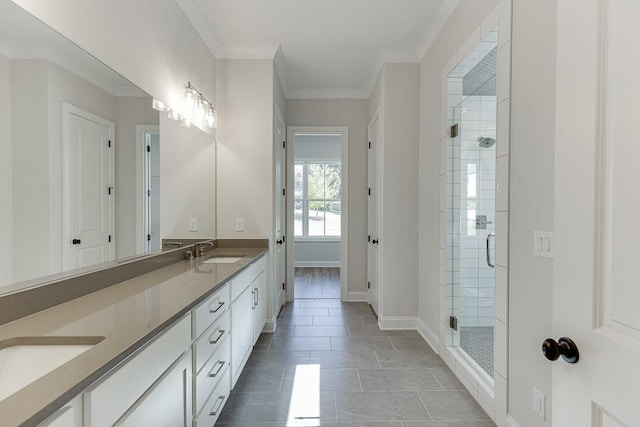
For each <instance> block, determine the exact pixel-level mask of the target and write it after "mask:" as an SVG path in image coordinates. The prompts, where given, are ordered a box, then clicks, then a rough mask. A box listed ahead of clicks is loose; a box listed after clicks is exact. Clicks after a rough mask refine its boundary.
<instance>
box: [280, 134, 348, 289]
mask: <svg viewBox="0 0 640 427" xmlns="http://www.w3.org/2000/svg"><path fill="white" fill-rule="evenodd" d="M287 140H288V141H289V143H288V146H287V169H288V172H289V173H288V174H287V176H288V188H289V194H290V195H291V197H289V198H288V201H287V203H288V206H287V210H288V218H292V219H293V220H292V221H288V224H287V225H288V227H289V230H288V233H287V234H288V235H289V236H293V239H290V240H291V241H292V243H293V244H292V245H289V246H288V247H287V259H288V260H290V262H287V277H288V279H289V280H287V299H288V300H289V301H291V300H293V299H294V298H298V299H300V298H310V299H325V298H332V299H345V296H346V289H347V277H348V272H347V256H348V254H347V248H348V229H347V224H348V223H347V206H348V194H347V188H348V185H347V183H348V181H347V180H348V168H347V158H348V154H347V153H348V128H346V127H335V126H328V127H327V126H322V127H300V126H295V127H293V126H292V127H289V128H288V138H287Z"/></svg>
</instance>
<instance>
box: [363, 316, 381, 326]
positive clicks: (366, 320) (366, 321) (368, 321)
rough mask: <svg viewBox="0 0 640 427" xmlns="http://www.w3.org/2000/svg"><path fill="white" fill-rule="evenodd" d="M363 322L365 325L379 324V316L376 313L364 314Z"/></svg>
mask: <svg viewBox="0 0 640 427" xmlns="http://www.w3.org/2000/svg"><path fill="white" fill-rule="evenodd" d="M362 323H364V324H365V325H377V324H378V318H377V317H376V316H375V315H373V314H372V315H369V316H362Z"/></svg>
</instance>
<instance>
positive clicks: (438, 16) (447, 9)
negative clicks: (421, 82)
mask: <svg viewBox="0 0 640 427" xmlns="http://www.w3.org/2000/svg"><path fill="white" fill-rule="evenodd" d="M458 4H460V0H448V1H443V2H441V3H440V7H439V8H438V10H437V11H436V13H435V14H434V15H433V18H431V20H429V24H428V25H427V28H426V29H425V30H424V33H422V37H420V41H418V44H417V46H416V54H417V55H418V58H419V59H420V61H422V59H423V58H424V56H425V55H426V54H427V52H429V49H431V46H433V43H434V42H435V41H436V39H437V38H438V36H439V35H440V33H441V32H442V30H443V28H444V27H445V25H447V22H448V21H449V18H451V15H453V12H455V10H456V8H457V7H458Z"/></svg>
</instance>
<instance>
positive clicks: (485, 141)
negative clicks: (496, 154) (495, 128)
mask: <svg viewBox="0 0 640 427" xmlns="http://www.w3.org/2000/svg"><path fill="white" fill-rule="evenodd" d="M495 143H496V140H495V138H487V137H485V136H479V137H478V144H480V147H482V148H489V147H491V146H492V145H493V144H495Z"/></svg>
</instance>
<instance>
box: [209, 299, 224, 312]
mask: <svg viewBox="0 0 640 427" xmlns="http://www.w3.org/2000/svg"><path fill="white" fill-rule="evenodd" d="M223 305H224V301H220V302H219V303H218V307H216V309H215V310H212V309H211V306H209V313H217V312H218V310H220V309H221V308H222V306H223Z"/></svg>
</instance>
